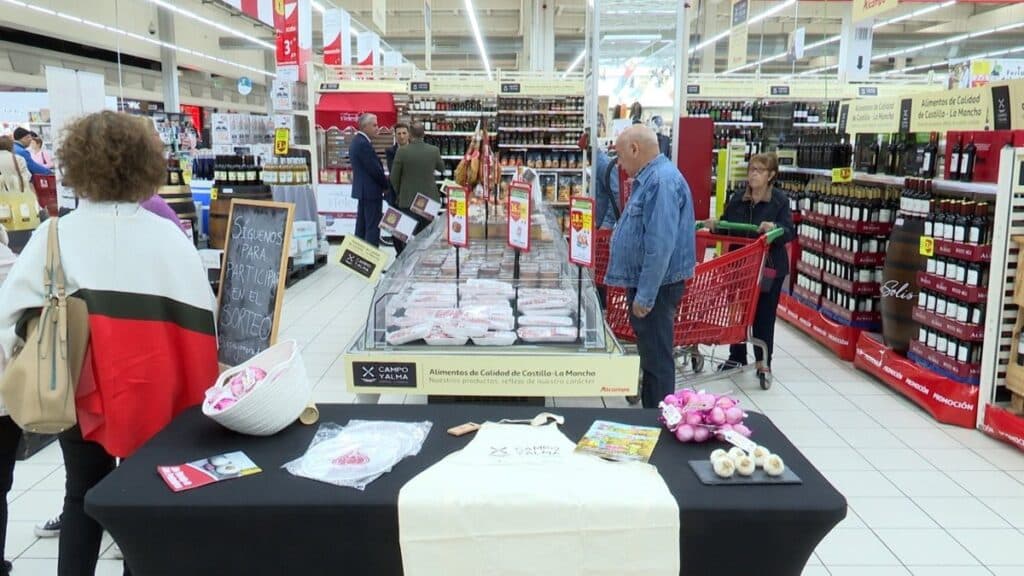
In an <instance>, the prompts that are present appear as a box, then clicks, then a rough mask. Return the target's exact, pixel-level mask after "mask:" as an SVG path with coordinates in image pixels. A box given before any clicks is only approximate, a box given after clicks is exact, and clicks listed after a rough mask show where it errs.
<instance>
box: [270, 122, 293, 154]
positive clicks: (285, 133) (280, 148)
mask: <svg viewBox="0 0 1024 576" xmlns="http://www.w3.org/2000/svg"><path fill="white" fill-rule="evenodd" d="M289 140H291V130H289V129H287V128H278V129H276V130H274V155H275V156H284V155H285V154H288V141H289Z"/></svg>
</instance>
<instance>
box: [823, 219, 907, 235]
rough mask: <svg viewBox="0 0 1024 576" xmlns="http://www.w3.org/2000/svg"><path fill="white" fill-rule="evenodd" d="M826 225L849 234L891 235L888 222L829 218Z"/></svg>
mask: <svg viewBox="0 0 1024 576" xmlns="http://www.w3.org/2000/svg"><path fill="white" fill-rule="evenodd" d="M828 225H829V226H830V227H832V228H835V229H836V230H839V231H841V232H848V233H850V234H869V235H872V236H888V235H889V234H890V233H892V224H891V223H889V222H864V221H863V220H847V219H846V218H838V217H836V216H829V217H828Z"/></svg>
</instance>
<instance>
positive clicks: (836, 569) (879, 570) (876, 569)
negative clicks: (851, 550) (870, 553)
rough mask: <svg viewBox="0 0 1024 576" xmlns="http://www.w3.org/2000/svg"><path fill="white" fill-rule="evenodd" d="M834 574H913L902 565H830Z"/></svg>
mask: <svg viewBox="0 0 1024 576" xmlns="http://www.w3.org/2000/svg"><path fill="white" fill-rule="evenodd" d="M828 571H829V574H831V575H832V576H911V575H910V572H908V571H907V569H906V568H904V567H902V566H871V567H870V568H869V567H865V566H829V567H828Z"/></svg>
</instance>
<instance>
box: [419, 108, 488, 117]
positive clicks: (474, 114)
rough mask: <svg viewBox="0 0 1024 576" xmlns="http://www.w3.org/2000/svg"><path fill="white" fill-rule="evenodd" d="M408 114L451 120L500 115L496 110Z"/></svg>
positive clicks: (425, 111) (427, 111) (437, 111)
mask: <svg viewBox="0 0 1024 576" xmlns="http://www.w3.org/2000/svg"><path fill="white" fill-rule="evenodd" d="M406 113H407V114H409V115H410V116H448V117H449V118H480V117H485V118H486V117H493V116H497V115H498V113H497V112H495V111H494V110H480V111H472V110H406Z"/></svg>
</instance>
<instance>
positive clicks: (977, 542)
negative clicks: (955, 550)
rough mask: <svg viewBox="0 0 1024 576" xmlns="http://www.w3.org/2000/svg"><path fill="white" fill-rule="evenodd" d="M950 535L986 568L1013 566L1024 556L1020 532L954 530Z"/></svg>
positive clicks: (1022, 536)
mask: <svg viewBox="0 0 1024 576" xmlns="http://www.w3.org/2000/svg"><path fill="white" fill-rule="evenodd" d="M949 533H950V534H951V535H952V536H953V538H956V540H957V542H959V543H960V544H961V545H963V547H964V548H966V549H967V550H968V551H969V552H970V553H971V554H973V555H974V556H975V557H976V558H977V559H978V560H980V561H981V563H982V564H984V565H986V566H1012V565H1014V564H1017V563H1019V562H1020V561H1021V555H1022V554H1024V534H1022V533H1021V532H1020V531H1018V530H1012V529H1004V530H998V529H996V530H991V529H989V530H986V529H966V528H952V529H950V530H949Z"/></svg>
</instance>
